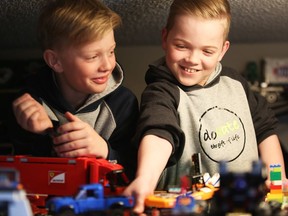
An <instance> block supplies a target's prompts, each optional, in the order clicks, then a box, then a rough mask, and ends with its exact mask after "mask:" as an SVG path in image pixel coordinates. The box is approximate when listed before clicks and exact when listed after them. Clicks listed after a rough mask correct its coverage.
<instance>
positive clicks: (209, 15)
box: [166, 0, 231, 39]
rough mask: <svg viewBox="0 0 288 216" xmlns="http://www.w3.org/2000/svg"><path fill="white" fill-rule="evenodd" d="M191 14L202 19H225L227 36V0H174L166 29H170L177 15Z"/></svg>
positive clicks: (228, 11) (229, 15) (228, 20)
mask: <svg viewBox="0 0 288 216" xmlns="http://www.w3.org/2000/svg"><path fill="white" fill-rule="evenodd" d="M183 14H185V15H192V16H196V17H200V18H203V19H226V20H227V25H226V27H225V32H224V37H225V39H227V38H228V34H229V29H230V23H231V11H230V4H229V2H228V0H174V1H173V3H172V4H171V6H170V11H169V15H168V19H167V24H166V29H167V30H168V31H170V30H171V29H172V27H173V25H174V20H175V17H176V16H177V15H183Z"/></svg>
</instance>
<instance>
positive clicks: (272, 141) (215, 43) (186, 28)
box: [125, 0, 286, 213]
mask: <svg viewBox="0 0 288 216" xmlns="http://www.w3.org/2000/svg"><path fill="white" fill-rule="evenodd" d="M229 27H230V6H229V3H228V1H227V0H174V1H173V3H172V5H171V7H170V13H169V16H168V21H167V25H166V27H165V28H164V29H163V31H162V47H163V49H164V51H165V57H163V58H160V59H159V60H158V61H156V62H154V63H153V64H151V65H149V69H148V71H147V73H146V77H145V80H146V83H147V87H146V89H145V90H144V92H143V94H142V98H141V107H140V119H139V124H138V127H137V132H136V140H138V141H139V143H140V147H139V152H138V169H137V173H136V179H135V180H134V181H133V182H132V183H131V185H130V186H129V187H128V188H127V189H126V191H125V194H126V195H131V194H133V195H135V197H136V200H137V203H136V206H135V208H134V211H135V212H136V213H141V212H142V211H143V210H144V200H145V197H146V196H147V195H148V194H152V193H153V191H154V190H155V189H157V190H167V189H168V187H169V186H175V185H178V186H180V179H181V177H183V176H185V175H190V171H191V170H190V169H191V167H192V160H191V156H192V155H193V154H195V153H200V154H201V159H202V168H203V173H204V172H208V173H210V175H213V174H215V173H216V172H218V167H219V162H221V161H226V162H227V163H228V167H229V170H230V171H232V172H244V171H250V169H251V166H252V162H253V161H255V160H258V159H259V157H258V156H259V154H260V156H261V159H262V160H263V161H264V162H265V163H266V165H267V166H269V165H270V164H281V165H282V167H283V169H282V171H283V172H282V174H283V179H284V178H286V175H285V169H284V162H283V156H282V152H281V148H280V144H279V140H278V137H277V136H276V132H275V127H276V119H275V118H274V116H273V114H272V113H271V111H270V109H269V108H268V106H267V104H266V101H265V100H264V98H261V97H259V95H255V94H254V93H253V92H252V91H251V90H250V89H249V85H248V83H247V82H246V80H245V79H244V78H243V77H242V76H241V74H240V73H238V72H235V71H234V70H232V69H230V68H226V67H223V66H222V64H221V63H220V61H221V60H222V58H223V56H224V55H225V53H226V51H227V50H228V48H229V45H230V43H229V41H228V39H227V38H228V32H229ZM258 149H259V152H258ZM163 170H164V171H163ZM220 184H221V183H220Z"/></svg>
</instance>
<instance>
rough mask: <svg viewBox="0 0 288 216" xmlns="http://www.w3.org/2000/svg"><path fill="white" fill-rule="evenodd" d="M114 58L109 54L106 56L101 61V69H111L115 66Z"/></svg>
mask: <svg viewBox="0 0 288 216" xmlns="http://www.w3.org/2000/svg"><path fill="white" fill-rule="evenodd" d="M113 65H114V64H113V63H112V60H111V59H110V58H109V57H108V56H104V57H103V58H102V61H101V69H102V70H104V71H107V70H111V69H112V67H113Z"/></svg>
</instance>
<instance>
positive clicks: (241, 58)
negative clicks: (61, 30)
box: [0, 43, 288, 99]
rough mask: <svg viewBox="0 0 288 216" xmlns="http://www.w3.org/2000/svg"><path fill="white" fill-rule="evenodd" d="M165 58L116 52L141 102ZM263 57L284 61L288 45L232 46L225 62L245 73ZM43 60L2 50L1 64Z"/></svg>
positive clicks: (152, 51) (156, 53)
mask: <svg viewBox="0 0 288 216" xmlns="http://www.w3.org/2000/svg"><path fill="white" fill-rule="evenodd" d="M162 55H163V51H162V48H161V46H160V44H159V46H137V47H136V46H135V47H121V46H118V47H117V49H116V56H117V60H118V61H119V63H120V64H121V65H122V67H123V68H124V71H125V74H126V77H125V80H124V84H125V85H126V86H127V87H128V88H130V89H131V90H132V91H133V92H134V93H135V94H136V96H137V97H138V98H139V99H140V95H141V92H142V91H143V89H144V88H145V81H144V76H145V72H146V70H147V68H148V64H149V63H151V62H152V61H154V60H156V59H157V58H159V57H160V56H162ZM264 57H276V58H284V57H286V58H287V57H288V43H268V44H231V46H230V49H229V50H228V52H227V53H226V56H225V57H224V59H223V61H222V63H223V64H224V65H226V66H230V67H233V68H235V69H236V70H238V71H239V72H243V71H244V70H245V66H246V64H247V62H250V61H255V62H257V63H260V60H261V59H262V58H264ZM31 58H41V52H40V51H39V50H25V51H23V50H10V51H1V50H0V61H1V60H6V59H31Z"/></svg>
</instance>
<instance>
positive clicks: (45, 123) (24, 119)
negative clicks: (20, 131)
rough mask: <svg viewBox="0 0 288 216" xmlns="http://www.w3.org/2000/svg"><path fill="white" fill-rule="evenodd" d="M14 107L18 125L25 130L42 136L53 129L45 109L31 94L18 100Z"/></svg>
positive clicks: (14, 102)
mask: <svg viewBox="0 0 288 216" xmlns="http://www.w3.org/2000/svg"><path fill="white" fill-rule="evenodd" d="M12 106H13V112H14V115H15V117H16V120H17V122H18V124H19V125H20V126H21V127H22V128H24V129H25V130H27V131H30V132H32V133H37V134H41V133H44V132H46V131H47V129H49V128H52V127H53V124H52V121H51V120H50V118H49V116H48V115H47V113H46V111H45V109H44V107H43V106H42V105H41V104H40V103H39V102H38V101H36V100H35V99H34V98H33V97H31V95H30V94H27V93H26V94H24V95H22V96H21V97H19V98H17V99H16V100H15V101H13V104H12Z"/></svg>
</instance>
